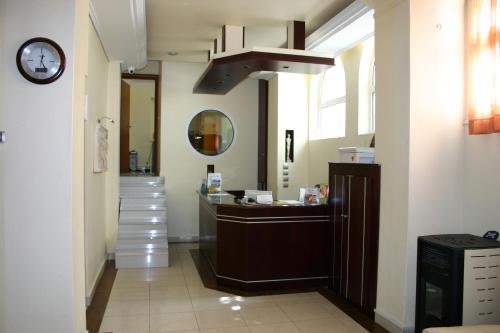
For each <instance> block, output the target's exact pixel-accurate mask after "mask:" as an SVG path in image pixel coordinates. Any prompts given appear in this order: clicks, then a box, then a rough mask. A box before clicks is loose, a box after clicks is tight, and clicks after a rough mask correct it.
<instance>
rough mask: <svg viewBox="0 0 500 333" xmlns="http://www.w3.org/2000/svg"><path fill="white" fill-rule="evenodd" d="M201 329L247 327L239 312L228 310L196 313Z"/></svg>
mask: <svg viewBox="0 0 500 333" xmlns="http://www.w3.org/2000/svg"><path fill="white" fill-rule="evenodd" d="M196 319H197V321H198V325H199V326H200V329H209V328H223V327H240V326H245V322H244V321H243V319H242V318H241V315H240V312H239V311H232V310H227V309H221V310H204V311H196Z"/></svg>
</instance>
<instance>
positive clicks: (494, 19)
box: [466, 0, 500, 134]
mask: <svg viewBox="0 0 500 333" xmlns="http://www.w3.org/2000/svg"><path fill="white" fill-rule="evenodd" d="M499 2H500V0H467V2H466V3H467V8H466V10H467V25H466V29H467V84H466V87H467V108H468V115H469V134H486V133H494V132H500V4H499Z"/></svg>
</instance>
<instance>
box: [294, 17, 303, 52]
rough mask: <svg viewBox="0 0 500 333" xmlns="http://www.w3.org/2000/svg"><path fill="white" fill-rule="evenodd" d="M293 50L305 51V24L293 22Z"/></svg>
mask: <svg viewBox="0 0 500 333" xmlns="http://www.w3.org/2000/svg"><path fill="white" fill-rule="evenodd" d="M293 48H294V49H296V50H305V49H306V23H305V22H302V21H293Z"/></svg>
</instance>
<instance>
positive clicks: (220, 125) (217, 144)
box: [188, 110, 234, 156]
mask: <svg viewBox="0 0 500 333" xmlns="http://www.w3.org/2000/svg"><path fill="white" fill-rule="evenodd" d="M188 137H189V142H190V143H191V146H192V147H193V148H194V149H195V150H196V151H197V152H199V153H200V154H203V155H208V156H216V155H220V154H222V153H223V152H225V151H226V150H227V149H228V148H229V147H230V146H231V144H232V143H233V139H234V127H233V123H232V122H231V120H230V119H229V117H228V116H226V115H225V114H224V113H222V112H221V111H217V110H204V111H201V112H199V113H198V114H196V115H195V116H194V117H193V119H191V122H190V123H189V127H188Z"/></svg>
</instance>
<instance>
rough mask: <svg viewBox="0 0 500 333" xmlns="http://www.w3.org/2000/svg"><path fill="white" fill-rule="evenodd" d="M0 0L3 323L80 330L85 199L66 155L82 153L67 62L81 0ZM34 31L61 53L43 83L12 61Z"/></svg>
mask: <svg viewBox="0 0 500 333" xmlns="http://www.w3.org/2000/svg"><path fill="white" fill-rule="evenodd" d="M3 4H4V8H2V11H1V12H0V16H2V17H3V20H4V22H5V25H4V27H5V30H3V31H2V34H3V40H4V47H3V48H2V51H1V52H2V53H3V56H2V58H1V61H2V63H1V67H2V68H3V71H2V80H4V85H3V94H2V95H3V96H5V97H6V96H8V98H3V99H2V100H1V101H0V103H1V105H2V106H1V109H2V110H3V114H2V121H1V123H2V127H4V128H5V129H6V131H7V133H8V138H9V142H8V143H7V144H6V145H5V146H4V147H3V148H2V149H3V151H2V155H3V161H2V162H3V170H2V179H3V184H2V187H1V191H2V192H3V194H2V197H3V202H4V207H3V211H2V214H3V219H4V241H5V244H4V251H3V253H2V255H3V256H4V270H3V274H4V290H5V297H4V300H5V304H8V307H5V318H4V325H5V331H6V332H9V333H11V332H12V333H15V332H61V333H67V332H84V330H85V303H84V302H85V297H84V296H85V294H84V292H85V285H84V271H83V267H84V261H83V256H82V255H83V248H84V246H83V223H82V221H81V220H80V219H78V218H76V217H75V216H76V211H77V210H78V211H79V208H78V207H77V206H78V205H81V204H83V201H81V202H78V201H75V200H74V199H75V198H76V197H78V196H80V195H81V193H82V192H81V190H82V187H80V186H79V184H80V183H79V182H77V179H79V178H80V175H78V174H76V172H75V170H74V169H73V168H72V166H73V161H74V158H76V157H74V154H75V155H76V154H80V153H79V152H78V148H79V146H76V145H74V144H76V143H77V142H76V139H75V137H74V136H73V134H74V132H73V128H74V126H75V124H79V125H83V118H82V117H77V115H80V116H81V114H80V113H78V114H76V113H75V114H73V112H72V111H73V110H77V109H78V108H77V107H76V106H75V105H76V102H75V100H74V98H75V97H76V96H77V95H78V94H81V95H83V85H81V82H82V81H83V80H82V78H83V76H82V75H81V72H79V71H77V70H75V68H74V64H75V61H76V62H78V61H79V54H77V53H76V51H75V49H78V50H81V48H84V46H81V45H79V43H80V42H83V43H85V41H82V39H81V34H80V32H81V30H80V28H81V26H80V24H81V21H80V19H81V15H82V12H83V14H85V13H84V11H85V8H87V10H88V4H86V2H85V1H79V2H78V4H77V3H76V2H74V1H67V0H51V1H45V2H43V3H33V2H32V1H19V0H5V1H3ZM87 15H88V12H87ZM40 35H41V36H47V37H50V38H52V39H54V40H55V41H57V42H58V43H59V45H61V47H62V48H63V50H64V52H65V54H66V59H67V67H66V71H65V73H64V74H63V75H62V76H61V78H60V79H59V80H57V81H56V82H54V83H52V84H49V85H44V86H40V85H35V84H32V83H30V82H28V81H27V80H25V79H24V78H23V77H22V76H21V75H20V74H19V72H18V70H17V68H16V67H15V66H13V61H14V59H15V55H16V52H17V50H18V48H19V46H20V45H21V44H22V43H23V42H24V41H26V40H27V39H29V38H32V37H34V36H40ZM84 45H85V44H84ZM84 51H85V52H84V55H83V56H84V57H86V54H87V50H86V49H85V50H84ZM5 83H8V84H5ZM77 88H78V90H76V89H77ZM79 102H82V103H80V105H81V106H83V99H81V100H80V101H79ZM78 111H80V110H78ZM74 117H75V118H74ZM81 134H82V136H81V139H83V133H81ZM80 142H81V141H80ZM81 152H83V151H81ZM82 207H83V206H82ZM48 305H50V306H48Z"/></svg>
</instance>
